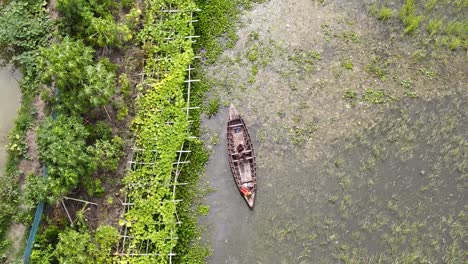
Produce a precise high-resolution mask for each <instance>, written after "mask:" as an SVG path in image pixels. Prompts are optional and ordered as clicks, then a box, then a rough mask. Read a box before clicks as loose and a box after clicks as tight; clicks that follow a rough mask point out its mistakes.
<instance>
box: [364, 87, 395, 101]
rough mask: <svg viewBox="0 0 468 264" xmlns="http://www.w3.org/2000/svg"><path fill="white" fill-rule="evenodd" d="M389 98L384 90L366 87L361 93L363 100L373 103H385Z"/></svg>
mask: <svg viewBox="0 0 468 264" xmlns="http://www.w3.org/2000/svg"><path fill="white" fill-rule="evenodd" d="M389 99H391V97H390V96H389V95H388V94H387V93H386V92H385V91H383V90H381V91H375V90H373V89H371V88H368V89H366V91H365V93H364V94H363V95H362V100H363V101H366V102H369V103H373V104H382V103H386V102H388V100H389Z"/></svg>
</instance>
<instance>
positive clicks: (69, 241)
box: [54, 228, 97, 264]
mask: <svg viewBox="0 0 468 264" xmlns="http://www.w3.org/2000/svg"><path fill="white" fill-rule="evenodd" d="M96 251H97V248H96V246H95V245H94V243H92V242H91V235H90V234H89V233H88V232H78V231H76V230H74V229H71V228H68V229H66V230H65V231H64V232H61V233H60V234H59V242H58V243H57V247H56V248H55V251H54V256H55V258H56V259H57V261H58V263H63V264H88V263H92V262H93V260H94V258H93V255H95V254H96Z"/></svg>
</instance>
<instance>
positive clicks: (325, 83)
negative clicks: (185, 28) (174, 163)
mask: <svg viewBox="0 0 468 264" xmlns="http://www.w3.org/2000/svg"><path fill="white" fill-rule="evenodd" d="M316 2H318V1H309V0H299V1H279V0H270V1H269V2H267V3H265V4H261V5H258V6H256V7H255V8H254V9H253V10H252V11H249V12H247V13H246V14H245V15H244V16H243V19H242V26H241V28H240V29H239V31H238V35H239V41H238V43H237V44H236V46H235V47H234V48H233V49H231V50H228V51H226V52H225V53H224V54H223V56H222V57H221V58H220V60H219V61H218V63H215V64H214V65H212V66H209V67H206V69H205V72H206V74H207V76H210V81H212V82H213V83H214V87H213V89H212V92H211V95H210V96H212V97H219V98H220V100H221V101H222V102H224V103H226V104H227V103H230V102H232V103H234V104H235V105H236V106H237V108H238V109H239V111H240V113H241V115H242V116H243V117H244V119H245V121H246V124H247V126H248V127H249V128H250V131H251V135H252V137H253V141H254V146H255V148H256V154H257V165H258V196H257V199H256V204H255V209H254V210H253V211H251V210H249V209H248V207H247V205H246V204H245V202H244V201H243V200H242V198H241V197H240V195H239V194H238V191H237V190H236V188H235V185H234V181H233V179H232V175H231V173H230V171H229V167H228V164H227V157H226V154H225V153H226V152H225V144H226V141H225V140H226V138H225V129H226V127H225V126H226V121H227V109H226V108H222V109H221V110H220V111H219V113H218V115H216V116H214V117H212V118H211V119H207V120H205V121H204V123H203V126H204V128H205V129H206V130H207V132H206V133H205V139H206V142H207V144H208V147H209V148H210V149H211V150H212V155H211V159H210V161H209V163H208V166H207V172H206V173H207V178H208V180H209V182H210V183H211V186H212V187H213V188H214V189H215V191H214V192H213V193H211V194H209V195H208V196H207V197H206V201H205V202H206V204H208V205H209V206H210V208H211V210H210V213H209V214H208V216H206V217H203V218H201V222H202V224H203V225H204V226H205V227H206V232H205V234H204V240H205V241H207V242H208V243H209V244H210V245H211V246H212V248H213V255H212V257H211V258H210V261H209V262H210V263H216V264H218V263H257V264H258V263H263V264H267V263H339V262H340V261H341V262H344V263H349V262H352V261H354V263H376V262H378V261H379V260H380V261H382V263H394V262H397V261H399V262H403V263H405V262H406V263H420V262H432V263H440V262H447V263H459V262H460V261H462V259H463V256H464V255H463V254H464V252H466V251H467V249H468V248H467V245H466V241H467V239H466V229H467V223H468V212H467V211H468V208H467V206H466V203H465V201H466V199H467V198H468V197H467V191H466V188H467V186H466V182H467V177H468V175H467V169H468V167H467V166H468V164H467V160H468V156H467V155H468V154H467V153H468V152H467V151H468V141H467V137H466V135H467V134H468V128H467V123H468V122H467V121H468V118H467V112H468V109H467V105H468V104H467V103H468V98H467V93H466V91H467V83H468V80H467V77H466V74H465V73H464V71H465V70H464V68H465V66H466V64H465V62H464V61H466V60H465V59H466V53H463V52H462V51H461V52H458V53H456V52H453V53H450V52H448V51H440V50H438V51H437V52H436V51H433V54H432V55H431V56H428V57H426V58H424V59H422V60H421V59H418V60H415V58H414V57H412V56H411V55H410V54H412V53H413V52H414V51H417V50H419V49H421V47H420V46H419V42H417V41H416V40H414V39H413V38H408V37H407V36H403V35H401V34H400V33H399V32H394V31H392V29H391V28H389V27H388V26H386V25H383V24H381V23H380V22H379V21H378V20H376V19H373V18H372V17H369V16H368V15H367V11H366V6H365V5H364V4H362V2H360V1H337V2H334V3H331V4H326V5H320V4H318V3H316ZM345 61H349V62H351V63H352V66H351V67H346V66H345V63H344V62H345ZM350 68H351V69H350ZM216 137H218V138H219V143H218V144H216V145H213V142H216V140H210V139H212V138H216Z"/></svg>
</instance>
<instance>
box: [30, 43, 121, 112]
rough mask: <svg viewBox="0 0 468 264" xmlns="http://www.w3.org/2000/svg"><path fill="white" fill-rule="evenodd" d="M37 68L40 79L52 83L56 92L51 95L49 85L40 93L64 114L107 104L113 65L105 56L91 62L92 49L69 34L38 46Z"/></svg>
mask: <svg viewBox="0 0 468 264" xmlns="http://www.w3.org/2000/svg"><path fill="white" fill-rule="evenodd" d="M38 71H40V72H41V73H42V76H41V78H42V82H43V83H44V84H47V85H51V84H53V85H54V86H53V87H55V88H56V89H57V90H58V91H59V94H60V96H59V97H57V96H55V91H54V90H53V89H52V88H49V89H47V90H45V91H44V92H43V95H44V98H46V99H47V101H49V102H50V103H52V104H55V105H57V106H58V110H60V111H63V112H65V113H77V114H80V113H84V112H87V111H89V109H92V108H93V107H99V106H102V105H105V104H108V103H109V102H110V97H111V96H112V95H113V94H114V93H115V73H114V66H113V65H112V64H111V63H110V62H109V60H108V59H101V60H100V61H99V62H98V63H96V64H95V63H94V61H93V49H92V48H90V47H86V46H85V45H84V44H83V43H82V42H81V41H73V40H71V39H70V38H69V37H65V38H64V39H63V40H62V41H61V42H59V43H56V44H53V45H51V46H50V47H48V48H41V49H40V56H39V58H38ZM59 102H60V103H59Z"/></svg>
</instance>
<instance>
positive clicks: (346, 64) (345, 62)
mask: <svg viewBox="0 0 468 264" xmlns="http://www.w3.org/2000/svg"><path fill="white" fill-rule="evenodd" d="M341 66H342V67H343V68H345V69H347V70H350V71H352V70H353V62H352V61H351V59H350V58H346V59H343V60H342V61H341Z"/></svg>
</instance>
